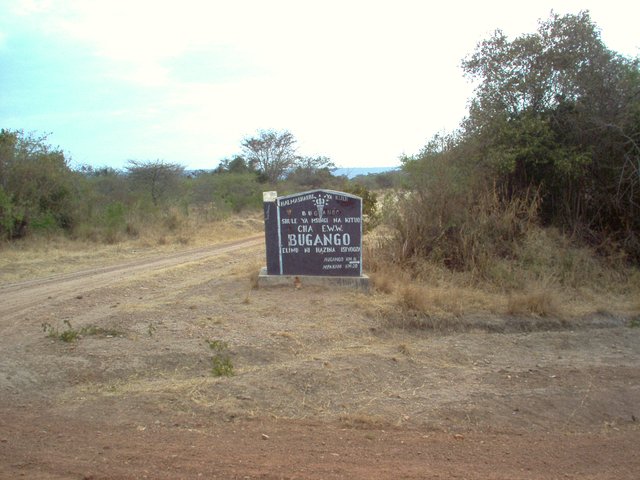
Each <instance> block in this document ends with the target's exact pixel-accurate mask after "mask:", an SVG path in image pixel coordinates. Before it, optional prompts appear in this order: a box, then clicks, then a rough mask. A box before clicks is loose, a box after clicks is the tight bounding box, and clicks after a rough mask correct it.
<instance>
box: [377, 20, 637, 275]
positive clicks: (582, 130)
mask: <svg viewBox="0 0 640 480" xmlns="http://www.w3.org/2000/svg"><path fill="white" fill-rule="evenodd" d="M463 68H464V71H465V72H466V74H467V75H468V76H469V77H471V78H472V79H473V80H475V81H476V82H477V87H476V90H475V96H474V98H473V99H472V101H471V107H470V111H469V115H468V117H467V118H466V119H465V120H464V121H463V123H462V124H461V126H460V128H459V129H458V130H457V131H456V132H454V133H451V134H447V135H436V136H435V137H433V138H432V140H431V141H430V142H429V143H428V144H427V145H426V146H425V147H424V149H423V150H422V151H421V152H419V153H418V154H417V155H415V156H412V157H407V158H404V159H403V171H404V172H405V174H406V175H405V181H406V186H407V189H406V191H405V193H404V194H400V195H398V200H397V208H398V212H399V214H398V215H396V216H395V217H394V218H393V220H392V222H391V226H392V229H393V232H394V237H393V240H392V241H391V242H390V243H389V244H385V249H384V251H388V252H390V256H391V260H392V261H394V262H397V263H402V264H406V265H414V266H415V265H417V264H419V263H420V262H421V261H422V260H427V261H429V262H432V263H434V264H436V265H442V266H444V267H446V268H448V269H450V270H453V271H467V272H471V273H472V274H474V275H475V276H476V278H479V279H483V280H486V279H495V278H496V276H501V274H502V273H501V272H498V270H499V269H500V268H501V265H502V264H503V262H504V261H512V262H520V263H523V262H525V258H526V256H527V253H526V252H525V250H526V248H527V247H526V245H527V244H528V243H530V242H531V238H532V236H535V235H539V233H538V232H539V228H540V226H543V227H553V228H555V229H557V230H558V231H560V232H562V233H563V234H566V235H568V236H569V238H570V239H571V240H572V241H573V242H574V243H575V244H576V245H583V246H589V247H592V248H594V249H595V250H596V251H598V252H599V253H601V254H604V255H605V256H607V257H608V258H609V259H614V258H617V259H623V260H625V261H629V262H632V263H635V264H637V263H638V262H639V261H640V210H639V208H640V147H639V145H640V70H639V63H638V59H633V60H632V59H627V58H624V57H622V56H620V55H618V54H616V53H614V52H612V51H610V50H608V49H607V48H606V47H605V45H604V44H603V43H602V41H601V39H600V35H599V31H598V29H597V27H596V26H595V25H594V24H593V23H592V21H591V19H590V17H589V14H588V13H586V12H583V13H580V14H577V15H566V16H559V15H556V14H552V15H551V17H550V18H549V19H548V20H546V21H542V22H540V24H539V28H538V31H537V32H536V33H534V34H527V35H523V36H520V37H518V38H516V39H514V40H512V41H510V40H509V39H507V37H506V36H505V35H504V34H503V33H502V32H501V31H499V30H498V31H497V32H496V33H495V34H494V35H493V36H492V37H491V38H489V39H487V40H485V41H483V42H481V43H480V44H479V45H478V46H477V48H476V50H475V52H474V53H473V54H472V55H471V56H469V57H468V58H466V59H465V60H464V62H463Z"/></svg>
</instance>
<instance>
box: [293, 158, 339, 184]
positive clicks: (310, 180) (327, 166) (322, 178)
mask: <svg viewBox="0 0 640 480" xmlns="http://www.w3.org/2000/svg"><path fill="white" fill-rule="evenodd" d="M335 167H336V166H335V164H334V163H333V162H332V161H331V159H330V158H329V157H324V156H318V157H299V158H298V160H297V161H296V163H295V167H294V168H293V170H291V172H290V173H289V175H287V180H289V181H291V182H293V183H295V184H297V185H300V186H302V187H307V188H319V187H323V186H324V187H326V186H327V185H329V184H331V183H332V182H333V181H334V180H335V178H334V177H333V175H332V174H331V170H333V169H334V168H335Z"/></svg>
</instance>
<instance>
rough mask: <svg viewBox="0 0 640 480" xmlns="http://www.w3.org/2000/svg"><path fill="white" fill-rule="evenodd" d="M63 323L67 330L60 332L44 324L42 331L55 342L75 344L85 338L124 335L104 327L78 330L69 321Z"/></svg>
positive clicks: (48, 324)
mask: <svg viewBox="0 0 640 480" xmlns="http://www.w3.org/2000/svg"><path fill="white" fill-rule="evenodd" d="M62 323H64V325H65V327H66V328H65V329H64V330H62V331H60V330H58V329H57V328H56V327H53V326H52V325H51V324H50V323H48V322H44V323H43V324H42V331H43V332H45V333H46V334H47V337H49V338H53V339H54V340H61V341H63V342H66V343H71V342H75V341H77V340H79V339H80V338H82V337H83V336H90V335H101V336H105V337H117V336H121V335H122V332H121V331H119V330H116V329H105V328H102V327H96V326H95V325H89V326H85V327H82V328H80V329H76V328H74V327H72V326H71V322H70V321H69V320H64V321H63V322H62Z"/></svg>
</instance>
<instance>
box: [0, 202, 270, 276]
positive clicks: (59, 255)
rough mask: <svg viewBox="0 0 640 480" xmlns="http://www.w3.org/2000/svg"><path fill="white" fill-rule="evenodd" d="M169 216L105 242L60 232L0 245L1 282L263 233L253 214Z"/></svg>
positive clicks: (197, 213) (256, 217)
mask: <svg viewBox="0 0 640 480" xmlns="http://www.w3.org/2000/svg"><path fill="white" fill-rule="evenodd" d="M169 217H171V218H172V220H171V221H168V222H160V223H152V222H142V221H140V222H138V223H136V231H137V232H138V233H137V234H136V235H135V236H126V235H120V234H117V238H116V239H114V241H105V240H104V239H103V238H101V237H99V236H95V237H89V239H88V238H86V237H83V238H77V239H72V238H70V237H69V236H68V235H65V234H64V233H62V232H60V233H58V234H55V235H50V236H30V237H27V238H25V239H22V240H19V241H13V242H0V282H15V281H19V280H23V279H29V278H38V277H43V276H47V275H51V274H57V273H65V272H70V271H73V270H77V269H81V268H87V267H91V266H94V265H95V266H98V265H103V264H104V263H105V262H113V261H120V260H124V259H128V258H138V257H141V256H145V255H152V254H157V253H158V252H174V251H179V250H184V249H188V248H194V247H201V246H204V245H212V244H215V243H219V242H223V241H228V240H233V239H235V238H242V237H246V236H248V235H251V234H256V233H261V232H262V231H263V222H262V218H261V216H260V214H258V213H255V212H254V213H246V214H243V215H238V216H235V217H234V218H232V219H219V220H214V219H208V218H207V215H206V214H203V213H202V212H200V213H199V212H192V213H191V215H189V216H184V215H181V214H180V213H178V212H176V211H173V212H170V215H169V216H168V218H169ZM91 238H93V240H91Z"/></svg>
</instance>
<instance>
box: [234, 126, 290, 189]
mask: <svg viewBox="0 0 640 480" xmlns="http://www.w3.org/2000/svg"><path fill="white" fill-rule="evenodd" d="M296 143H297V141H296V139H295V137H294V136H293V135H292V134H291V133H290V132H288V131H281V132H278V131H275V130H263V131H260V132H259V134H258V136H256V137H247V138H245V139H244V140H242V143H241V146H242V152H243V156H244V159H245V161H247V162H248V163H249V164H250V165H255V168H256V169H257V170H258V171H259V172H260V173H261V174H262V176H263V177H264V179H265V180H266V181H268V182H271V183H275V182H277V181H278V180H280V179H281V178H283V177H284V176H285V174H286V173H287V172H288V171H289V170H290V169H291V168H293V167H294V165H295V164H296V161H297V159H298V157H297V156H296Z"/></svg>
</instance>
